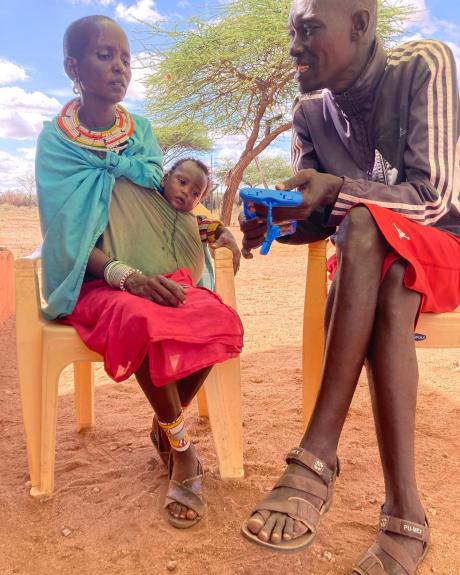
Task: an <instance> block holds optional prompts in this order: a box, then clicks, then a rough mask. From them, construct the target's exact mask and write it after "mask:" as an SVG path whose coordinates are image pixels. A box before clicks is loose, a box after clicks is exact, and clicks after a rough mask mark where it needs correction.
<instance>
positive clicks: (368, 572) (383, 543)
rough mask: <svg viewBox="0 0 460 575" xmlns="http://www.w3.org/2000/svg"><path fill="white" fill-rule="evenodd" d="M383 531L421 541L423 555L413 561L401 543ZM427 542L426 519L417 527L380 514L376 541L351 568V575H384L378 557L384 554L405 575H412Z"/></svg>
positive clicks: (411, 523) (428, 536)
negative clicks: (423, 523) (402, 570)
mask: <svg viewBox="0 0 460 575" xmlns="http://www.w3.org/2000/svg"><path fill="white" fill-rule="evenodd" d="M385 531H388V532H389V533H396V534H397V535H404V536H405V537H410V538H411V539H418V540H419V541H422V542H423V553H422V555H421V557H420V559H419V560H418V561H414V559H413V558H412V556H411V555H410V554H409V553H408V551H406V549H405V548H404V547H403V546H402V545H401V543H399V542H398V541H396V540H395V539H394V538H392V537H389V536H388V535H386V534H385ZM429 541H430V528H429V525H428V520H427V519H425V525H419V524H418V523H413V522H412V521H406V520H405V519H399V518H398V517H392V516H391V515H386V514H385V513H383V512H382V513H381V515H380V531H379V534H378V535H377V539H376V541H375V543H373V545H371V547H369V549H368V550H367V551H366V553H364V555H363V556H362V557H361V559H360V560H359V561H358V562H357V564H356V565H355V566H354V567H353V571H352V575H386V573H387V571H385V568H384V566H383V563H382V561H381V560H380V558H379V556H378V555H380V557H381V556H382V553H385V554H386V555H388V556H389V557H391V558H392V559H393V561H395V562H396V563H398V564H399V565H400V566H401V567H402V568H403V569H404V571H405V572H406V573H407V575H414V574H415V573H416V571H417V569H418V567H419V565H420V564H421V563H422V561H423V560H424V559H425V557H426V554H427V553H428V547H429Z"/></svg>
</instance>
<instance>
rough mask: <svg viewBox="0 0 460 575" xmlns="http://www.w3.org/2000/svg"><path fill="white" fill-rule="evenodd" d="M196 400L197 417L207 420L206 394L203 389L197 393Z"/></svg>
mask: <svg viewBox="0 0 460 575" xmlns="http://www.w3.org/2000/svg"><path fill="white" fill-rule="evenodd" d="M196 400H197V403H198V415H199V416H200V417H207V418H209V410H208V402H207V400H206V392H205V391H204V387H202V388H201V389H200V390H199V392H198V393H197V396H196Z"/></svg>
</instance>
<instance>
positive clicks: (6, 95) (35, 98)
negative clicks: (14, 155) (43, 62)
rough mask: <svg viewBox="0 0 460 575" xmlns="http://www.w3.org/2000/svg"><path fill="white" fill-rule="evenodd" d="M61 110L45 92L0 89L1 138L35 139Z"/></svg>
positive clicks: (54, 100)
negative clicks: (45, 122)
mask: <svg viewBox="0 0 460 575" xmlns="http://www.w3.org/2000/svg"><path fill="white" fill-rule="evenodd" d="M60 109H61V104H60V103H59V102H58V100H56V98H50V97H49V96H47V95H46V94H43V92H26V91H25V90H23V89H22V88H18V87H16V86H9V87H5V88H0V138H12V139H17V140H23V139H32V138H35V137H37V135H38V134H39V132H40V130H41V128H42V125H43V121H44V120H46V119H50V118H51V117H52V116H54V115H55V114H56V113H57V112H58V111H59V110H60Z"/></svg>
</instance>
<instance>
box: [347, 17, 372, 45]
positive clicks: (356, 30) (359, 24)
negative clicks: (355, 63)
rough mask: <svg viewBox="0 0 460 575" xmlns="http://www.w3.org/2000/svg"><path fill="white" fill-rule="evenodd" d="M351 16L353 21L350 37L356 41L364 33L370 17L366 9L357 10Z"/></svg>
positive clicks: (367, 27)
mask: <svg viewBox="0 0 460 575" xmlns="http://www.w3.org/2000/svg"><path fill="white" fill-rule="evenodd" d="M351 18H352V22H353V28H352V31H351V39H352V40H354V41H356V40H359V38H362V37H363V36H365V35H366V32H367V31H368V29H369V22H370V19H371V17H370V14H369V12H368V11H367V10H357V11H356V12H354V14H353V16H352V17H351Z"/></svg>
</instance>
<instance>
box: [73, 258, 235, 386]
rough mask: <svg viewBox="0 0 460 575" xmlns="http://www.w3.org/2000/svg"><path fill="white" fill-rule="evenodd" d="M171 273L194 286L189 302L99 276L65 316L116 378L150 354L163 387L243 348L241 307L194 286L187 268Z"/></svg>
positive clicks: (129, 372)
mask: <svg viewBox="0 0 460 575" xmlns="http://www.w3.org/2000/svg"><path fill="white" fill-rule="evenodd" d="M167 277H170V278H171V279H173V280H174V281H176V282H177V283H180V284H187V285H189V286H190V287H189V288H188V289H187V301H186V303H185V304H183V305H180V306H178V307H168V306H163V305H159V304H157V303H155V302H153V301H150V300H148V299H145V298H142V297H138V296H135V295H132V294H130V293H128V292H126V291H119V290H115V289H113V288H111V287H110V286H108V285H107V284H106V283H105V282H104V281H103V280H96V281H90V282H87V283H85V284H83V287H82V290H81V293H80V297H79V299H78V301H77V305H76V306H75V309H74V311H73V312H72V313H71V314H70V315H69V316H68V317H67V318H66V319H65V320H64V321H65V322H66V323H70V324H71V325H72V326H73V327H74V328H75V329H76V330H77V332H78V335H79V336H80V337H81V339H82V340H83V341H84V342H85V344H86V345H87V346H88V347H89V348H90V349H92V350H93V351H96V352H97V353H99V354H101V355H102V356H103V357H104V364H105V369H106V371H107V373H108V374H109V375H110V377H112V379H114V380H115V381H123V380H125V379H127V378H128V377H130V376H131V375H132V374H133V373H135V372H136V371H137V370H138V369H139V367H140V366H141V364H142V362H143V361H144V358H145V357H146V356H147V354H148V357H149V371H150V376H151V379H152V382H153V384H154V385H155V386H156V387H161V386H163V385H166V384H168V383H170V382H172V381H178V380H179V379H182V378H184V377H186V376H188V375H191V374H192V373H195V372H197V371H198V370H200V369H202V368H204V367H208V366H210V365H214V364H215V363H218V362H221V361H225V360H227V359H230V358H232V357H235V356H237V355H238V354H239V353H240V352H241V349H242V347H243V326H242V324H241V321H240V318H239V317H238V314H237V313H236V311H235V310H233V309H232V308H231V307H229V306H227V305H225V304H224V303H223V302H222V300H221V299H220V297H219V296H218V295H217V294H215V293H213V292H211V291H209V290H207V289H205V288H200V287H196V286H194V285H193V282H192V278H191V274H190V272H189V270H187V269H186V268H181V269H179V270H177V271H176V272H174V273H173V274H170V275H168V276H167Z"/></svg>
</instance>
